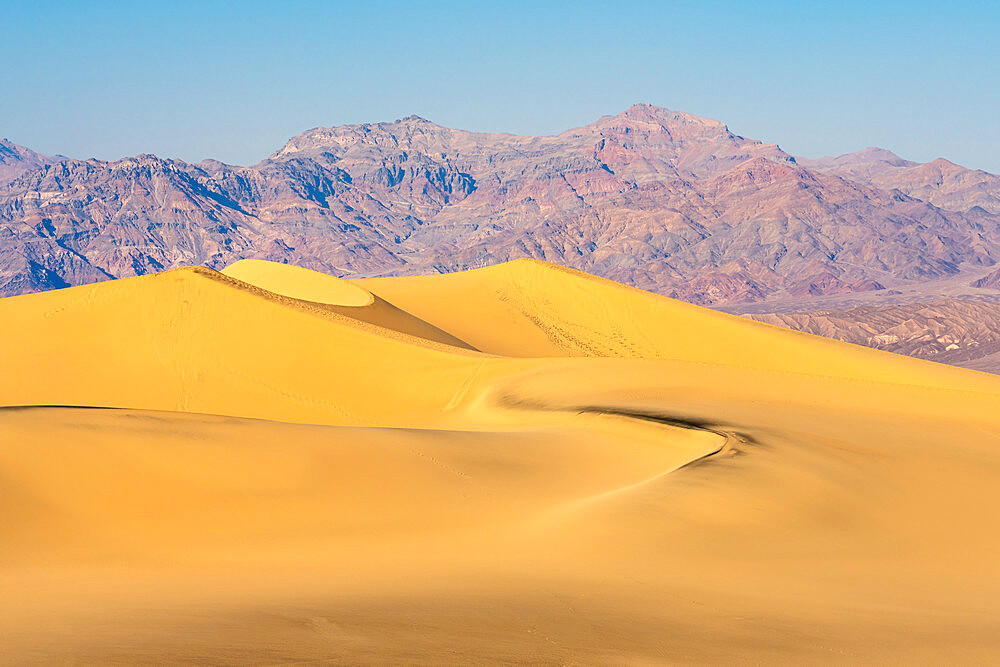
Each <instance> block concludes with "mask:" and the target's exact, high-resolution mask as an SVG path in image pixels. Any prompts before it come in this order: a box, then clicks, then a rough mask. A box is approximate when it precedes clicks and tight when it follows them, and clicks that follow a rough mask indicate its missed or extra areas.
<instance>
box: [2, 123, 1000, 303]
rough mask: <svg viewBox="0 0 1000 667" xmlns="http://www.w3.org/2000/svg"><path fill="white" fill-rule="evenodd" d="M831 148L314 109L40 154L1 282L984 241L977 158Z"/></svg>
mask: <svg viewBox="0 0 1000 667" xmlns="http://www.w3.org/2000/svg"><path fill="white" fill-rule="evenodd" d="M861 153H865V151H862V152H861ZM25 155H28V154H25ZM849 155H854V154H849ZM28 157H29V158H30V155H29V156H28ZM42 157H43V158H44V156H42ZM844 157H845V156H841V158H844ZM841 158H824V159H821V160H819V161H809V160H802V159H798V160H797V159H796V158H795V157H793V156H792V155H790V154H788V153H786V152H785V151H783V150H781V148H780V147H779V146H778V145H777V144H771V143H765V142H761V141H757V140H752V139H746V138H744V137H741V136H739V135H736V134H734V133H732V132H731V131H730V130H729V129H728V127H727V126H726V125H725V124H724V123H722V122H720V121H716V120H712V119H706V118H700V117H697V116H693V115H690V114H686V113H683V112H678V111H672V110H669V109H665V108H662V107H656V106H653V105H648V104H638V105H634V106H632V107H630V108H629V109H626V110H625V111H623V112H621V113H619V114H615V115H608V116H603V117H601V118H599V119H597V120H596V121H594V122H592V123H589V124H587V125H583V126H580V127H577V128H571V129H569V130H566V131H564V132H562V133H559V134H556V135H549V136H538V137H536V136H527V135H514V134H502V133H481V132H470V131H466V130H457V129H451V128H447V127H444V126H441V125H437V124H435V123H432V122H431V121H429V120H426V119H424V118H421V117H419V116H408V117H406V118H404V119H400V120H397V121H394V122H388V123H386V122H383V123H366V124H355V125H342V126H335V127H330V128H323V127H317V128H312V129H310V130H306V131H305V132H303V133H300V134H299V135H296V136H295V137H292V138H291V139H289V140H288V141H287V142H286V143H285V144H284V145H283V146H282V147H281V148H279V149H278V150H277V151H275V153H273V154H272V155H271V156H270V157H268V158H265V159H264V160H262V161H261V162H259V163H257V164H255V165H252V166H248V167H240V166H233V165H227V164H224V163H222V162H219V161H216V160H203V161H201V162H199V163H197V164H190V163H186V162H184V161H182V160H170V159H164V158H159V157H157V156H154V155H149V154H143V155H139V156H135V157H130V158H123V159H121V160H114V161H108V162H104V161H100V160H93V159H91V160H74V159H69V158H59V159H55V158H45V159H44V160H43V159H42V158H39V159H38V160H39V162H38V163H37V164H36V163H31V165H27V166H25V168H24V169H22V170H21V171H20V172H18V173H17V175H16V176H14V177H12V178H11V179H10V180H9V181H8V182H6V183H3V184H0V294H3V295H10V294H18V293H24V292H29V291H38V290H43V289H52V288H58V287H64V286H67V285H73V284H82V283H85V282H92V281H94V280H101V279H106V278H108V277H124V276H130V275H141V274H143V273H148V272H150V271H159V270H162V269H165V268H170V267H173V266H179V265H182V264H192V263H200V264H205V265H206V266H209V267H213V268H219V267H221V266H223V265H225V264H228V263H231V262H233V261H235V260H238V259H245V258H248V259H270V260H275V261H295V262H296V263H298V264H301V265H303V266H307V267H309V268H313V269H317V270H321V271H325V272H328V273H332V274H335V275H339V276H343V277H369V276H378V275H405V274H416V273H427V272H450V271H456V270H462V269H468V268H476V267H478V266H484V265H487V264H491V263H497V262H502V261H506V260H510V259H516V258H518V257H529V258H536V259H542V260H547V261H553V262H556V263H560V264H565V265H567V266H571V267H573V268H578V269H582V270H585V271H589V272H592V273H595V274H598V275H602V276H604V277H607V278H611V279H613V280H619V281H623V282H627V283H630V284H633V285H636V286H638V287H641V288H644V289H649V290H652V291H656V292H659V293H661V294H665V295H668V296H674V297H677V298H681V299H685V300H689V301H693V302H696V303H701V304H704V305H725V304H733V303H745V302H759V301H765V300H769V299H775V298H790V297H796V296H802V295H829V294H837V293H842V292H851V291H865V290H875V291H878V290H881V289H886V288H892V287H894V286H896V285H897V284H902V283H907V284H908V283H914V282H917V283H919V282H921V281H924V280H928V279H937V278H942V277H947V276H952V275H959V274H961V273H962V272H963V271H966V270H969V269H970V268H971V269H974V270H975V271H977V272H978V273H980V274H981V273H982V269H984V268H988V267H990V266H993V265H994V264H995V263H996V262H997V261H998V259H1000V213H998V212H1000V204H997V205H996V206H994V199H995V200H996V202H1000V189H998V190H997V191H996V193H995V196H994V192H993V190H992V189H990V188H991V187H992V186H991V185H990V184H991V183H992V181H990V179H989V178H986V177H992V175H990V174H986V172H981V173H982V174H986V176H979V175H977V174H978V172H973V171H972V170H966V171H967V172H969V173H970V174H972V176H969V174H967V173H965V172H961V173H959V172H957V171H955V169H952V168H948V169H944V168H943V165H940V164H938V165H934V166H932V167H927V165H917V164H916V163H910V162H909V161H905V160H902V159H901V158H898V156H895V155H894V154H891V153H889V152H888V151H883V150H882V149H875V150H869V151H868V153H867V154H865V155H861V156H857V155H854V157H853V158H849V159H846V160H844V159H841ZM45 160H50V161H45ZM824 160H826V162H824ZM29 161H30V160H29ZM838 161H839V162H838ZM890 163H891V164H890ZM26 164H27V162H26ZM873 164H874V165H875V166H872V165H873ZM928 164H930V163H928ZM949 164H950V163H949ZM32 165H33V166H32ZM859 165H861V166H859ZM885 165H888V166H885ZM921 168H925V169H924V171H923V172H921V171H914V170H919V169H921ZM859 169H867V170H869V171H870V172H871V173H872V174H873V175H872V176H871V177H870V178H869V177H867V176H865V177H862V175H859V174H861V173H862V172H859ZM957 169H962V168H960V167H958V168H957ZM935 170H937V171H941V173H944V174H946V175H947V179H943V180H942V185H941V186H935V185H934V184H933V183H934V181H933V178H930V177H928V176H927V175H926V173H925V172H927V173H931V174H933V173H935ZM876 172H877V173H876ZM887 174H888V175H887ZM922 174H923V175H922ZM963 174H964V175H963ZM904 176H905V178H903V177H904ZM890 177H891V178H890ZM893 178H894V179H895V181H894V183H895V185H900V186H901V187H895V185H892V184H889V185H880V184H879V183H882V181H885V180H886V179H890V180H891V179H893ZM994 178H997V179H998V180H1000V177H994ZM866 179H867V180H866ZM963 179H964V180H963ZM970 179H971V180H970ZM977 179H978V180H977ZM904 180H905V181H906V182H905V183H903V182H902V181H904ZM945 181H947V182H945ZM970 183H971V185H969V184H970ZM983 183H985V185H982V184H983ZM907 184H908V185H907ZM977 184H980V185H982V187H979V185H977ZM890 185H892V187H890ZM935 187H937V189H936V190H935V189H934V188H935ZM907 190H909V192H907ZM931 191H933V192H931ZM928 192H931V194H928ZM932 195H933V196H932ZM963 198H964V199H963ZM931 199H935V200H937V201H938V202H939V203H942V202H943V203H947V204H948V206H944V205H941V206H939V205H936V204H935V203H933V202H932V201H930V200H931ZM960 200H961V201H960ZM966 203H967V204H969V205H968V206H965V204H966ZM949 207H951V208H949Z"/></svg>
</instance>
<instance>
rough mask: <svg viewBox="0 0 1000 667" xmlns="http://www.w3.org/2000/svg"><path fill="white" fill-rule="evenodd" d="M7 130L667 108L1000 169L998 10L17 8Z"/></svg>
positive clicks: (78, 137) (85, 144)
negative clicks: (635, 105)
mask: <svg viewBox="0 0 1000 667" xmlns="http://www.w3.org/2000/svg"><path fill="white" fill-rule="evenodd" d="M0 25H2V26H3V31H2V35H0V136H6V137H8V138H10V139H11V140H13V141H15V142H17V143H20V144H24V145H27V146H29V147H31V148H34V149H35V150H38V151H40V152H45V153H62V154H65V155H69V156H72V157H91V156H95V157H100V158H104V159H110V158H118V157H122V156H124V155H134V154H137V153H144V152H148V153H156V154H158V155H162V156H165V157H179V158H182V159H185V160H191V161H196V160H200V159H202V158H206V157H213V158H217V159H221V160H223V161H226V162H231V163H236V164H250V163H253V162H256V161H258V160H260V159H262V158H264V157H266V156H267V155H269V154H270V153H272V152H273V151H274V150H276V149H277V148H279V147H280V146H281V145H282V144H283V143H284V142H285V140H286V139H288V138H289V137H291V136H293V135H295V134H298V133H299V132H301V131H303V130H305V129H308V128H311V127H315V126H318V125H323V126H329V125H338V124H342V123H356V122H369V121H380V120H393V119H396V118H400V117H403V116H406V115H409V114H411V113H416V114H419V115H421V116H424V117H425V118H428V119H430V120H433V121H435V122H437V123H440V124H442V125H447V126H451V127H460V128H464V129H473V130H483V131H505V132H515V133H523V134H552V133H557V132H560V131H562V130H565V129H567V128H570V127H574V126H577V125H582V124H585V123H588V122H590V121H592V120H595V119H596V118H598V117H600V116H602V115H605V114H611V113H617V112H619V111H621V110H623V109H625V108H627V107H628V106H630V105H631V104H633V103H635V102H651V103H653V104H659V105H662V106H666V107H670V108H672V109H678V110H681V111H687V112H689V113H694V114H697V115H700V116H707V117H710V118H716V119H719V120H722V121H725V122H726V123H728V125H729V127H730V129H732V130H733V131H734V132H736V133H738V134H742V135H743V136H747V137H752V138H757V139H764V140H767V141H776V142H777V143H779V144H780V145H781V146H782V148H784V149H785V150H787V151H789V152H791V153H792V154H795V155H801V156H805V157H817V156H820V155H824V154H840V153H845V152H849V151H853V150H857V149H860V148H864V147H866V146H870V145H877V146H882V147H885V148H889V149H891V150H894V151H896V152H897V153H899V154H900V155H902V156H903V157H907V158H910V159H914V160H921V161H924V160H929V159H933V158H935V157H939V156H944V157H947V158H949V159H951V160H953V161H956V162H959V163H961V164H965V165H967V166H970V167H977V168H983V169H988V170H990V171H993V172H1000V37H998V35H1000V2H996V1H993V2H960V1H959V2H935V3H931V2H921V1H919V0H917V1H914V2H878V1H872V2H851V1H846V2H767V1H760V2H690V3H670V2H658V3H655V2H628V1H626V2H614V3H612V2H550V3H544V2H539V3H535V2H507V3H474V2H469V3H462V2H435V3H417V2H368V3H362V2H357V3H338V2H305V1H300V2H296V1H295V0H286V1H283V2H278V1H274V2H256V1H254V0H247V1H245V2H230V3H224V2H198V3H194V2H192V3H187V2H162V3H161V2H143V3H139V2H136V3H108V2H103V3H102V2H45V1H44V0H40V1H35V2H28V1H19V2H18V1H15V0H3V1H2V2H0Z"/></svg>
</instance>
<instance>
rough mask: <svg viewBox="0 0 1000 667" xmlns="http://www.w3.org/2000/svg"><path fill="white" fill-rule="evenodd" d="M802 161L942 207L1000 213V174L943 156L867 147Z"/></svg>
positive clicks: (814, 169)
mask: <svg viewBox="0 0 1000 667" xmlns="http://www.w3.org/2000/svg"><path fill="white" fill-rule="evenodd" d="M799 162H800V163H801V164H802V165H803V166H806V167H808V168H809V169H812V170H813V171H820V172H824V173H832V174H837V175H840V176H843V177H845V178H849V179H851V180H854V181H858V182H861V183H869V184H871V185H875V186H877V187H880V188H883V189H887V190H899V191H900V192H903V193H905V194H907V195H909V196H911V197H916V198H918V199H922V200H924V201H927V202H930V203H932V204H934V205H935V206H940V207H941V208H946V209H950V210H955V211H970V210H973V209H976V208H978V209H982V210H983V211H987V212H989V213H994V214H998V213H1000V176H997V175H996V174H991V173H989V172H985V171H982V170H979V169H966V168H965V167H962V166H959V165H957V164H955V163H953V162H949V161H948V160H945V159H944V158H938V159H936V160H932V161H931V162H926V163H924V164H921V163H919V162H910V161H909V160H904V159H902V158H901V157H899V156H898V155H895V154H894V153H891V152H889V151H887V150H884V149H881V148H866V149H865V150H862V151H858V152H856V153H848V154H847V155H841V156H840V157H835V158H834V157H826V158H820V159H818V160H800V161H799Z"/></svg>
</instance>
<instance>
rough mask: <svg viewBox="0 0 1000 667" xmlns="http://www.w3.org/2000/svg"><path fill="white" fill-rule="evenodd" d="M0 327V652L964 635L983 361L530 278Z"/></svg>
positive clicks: (423, 656) (18, 313) (994, 467)
mask: <svg viewBox="0 0 1000 667" xmlns="http://www.w3.org/2000/svg"><path fill="white" fill-rule="evenodd" d="M0 319H2V321H3V322H4V324H5V334H4V335H5V341H4V342H5V344H4V345H3V346H0V364H2V366H3V368H4V370H5V380H6V381H5V382H3V383H0V443H2V444H0V480H2V484H0V506H2V507H3V508H4V511H3V512H2V513H0V562H2V566H0V590H4V591H5V596H6V598H7V601H8V603H7V604H6V605H3V606H2V607H0V631H2V634H3V636H4V637H5V640H4V645H5V647H4V648H5V650H4V655H3V656H0V662H2V661H9V662H12V663H18V664H24V663H32V662H34V663H39V664H43V663H51V662H59V661H74V660H76V661H81V660H82V661H84V662H103V663H106V662H115V661H118V662H143V661H146V662H159V663H171V662H173V663H198V662H204V663H218V662H242V663H246V662H256V663H273V664H277V663H283V662H294V661H324V660H325V661H333V662H338V663H352V664H374V663H385V662H390V663H401V662H402V663H405V662H423V663H442V662H451V663H456V662H458V663H469V662H475V663H481V662H563V663H565V662H587V663H609V664H621V663H623V662H654V663H662V662H674V663H676V662H697V663H718V662H732V661H734V660H748V661H753V662H762V661H766V662H796V663H801V662H831V661H837V662H844V661H849V662H928V661H933V662H940V661H944V660H946V659H947V660H950V661H956V660H957V661H963V662H976V661H979V662H983V661H989V660H990V659H994V658H995V656H996V655H997V654H998V653H1000V640H998V639H997V637H1000V622H998V619H1000V606H998V602H997V600H1000V573H998V571H997V568H996V566H995V563H996V558H997V556H998V555H1000V540H998V539H997V537H996V536H995V534H994V531H993V530H992V526H995V525H997V523H998V520H1000V509H998V506H997V503H996V502H995V489H996V487H997V483H998V482H1000V412H998V411H997V409H996V408H997V406H998V405H1000V378H998V377H996V376H991V375H987V374H984V373H978V372H975V371H968V370H964V369H958V368H953V367H947V366H943V365H939V364H934V363H930V362H925V361H920V360H916V359H911V358H906V357H900V356H896V355H892V354H888V353H884V352H880V351H876V350H871V349H867V348H862V347H858V346H855V345H850V344H846V343H840V342H837V341H831V340H827V339H822V338H818V337H815V336H810V335H808V334H802V333H797V332H793V331H788V330H785V329H781V328H778V327H774V326H770V325H766V324H762V323H758V322H754V321H751V320H748V319H743V318H738V317H735V316H730V315H726V314H723V313H719V312H715V311H710V310H707V309H704V308H699V307H696V306H692V305H689V304H685V303H681V302H678V301H673V300H671V299H667V298H664V297H660V296H656V295H653V294H650V293H647V292H643V291H641V290H638V289H635V288H629V287H625V286H623V285H619V284H617V283H613V282H610V281H607V280H603V279H598V278H594V277H592V276H588V275H586V274H582V273H580V272H577V271H573V270H568V269H564V268H562V267H558V266H555V265H551V264H547V263H544V262H538V261H516V262H510V263H506V264H501V265H497V266H492V267H487V268H484V269H477V270H474V271H468V272H464V273H459V274H449V275H436V276H421V277H412V278H386V279H371V280H357V281H344V280H340V279H337V278H334V277H332V276H326V275H324V274H317V273H316V272H312V271H307V270H305V269H301V268H298V267H292V266H287V265H281V264H273V263H270V262H258V261H241V262H237V263H236V264H234V265H232V266H230V267H228V268H227V269H225V270H224V271H223V272H222V273H217V272H215V271H212V270H210V269H205V268H201V267H196V268H185V269H177V270H173V271H169V272H165V273H161V274H155V275H149V276H144V277H141V278H130V279H123V280H116V281H111V282H107V283H101V284H96V285H88V286H83V287H74V288H69V289H64V290H57V291H52V292H44V293H39V294H33V295H28V296H21V297H11V298H7V299H2V300H0ZM85 408H91V409H85ZM136 610H140V611H136ZM51 628H59V632H58V633H54V632H52V631H51Z"/></svg>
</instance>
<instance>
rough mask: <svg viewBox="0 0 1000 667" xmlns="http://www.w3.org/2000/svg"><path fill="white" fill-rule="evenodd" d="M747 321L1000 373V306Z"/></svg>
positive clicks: (916, 306) (877, 309) (913, 307)
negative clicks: (765, 323)
mask: <svg viewBox="0 0 1000 667" xmlns="http://www.w3.org/2000/svg"><path fill="white" fill-rule="evenodd" d="M747 317H750V318H751V319H754V320H757V321H758V322H767V323H768V324H776V325H778V326H784V327H787V328H789V329H797V330H798V331H805V332H807V333H811V334H816V335H819V336H826V337H827V338H836V339H838V340H843V341H847V342H848V343H855V344H858V345H866V346H868V347H875V348H878V349H882V350H887V351H889V352H896V353H899V354H906V355H910V356H913V357H919V358H921V359H930V360H933V361H940V362H943V363H949V364H956V365H959V366H968V367H970V368H975V369H978V370H987V371H992V372H1000V302H997V301H990V300H985V299H943V300H934V301H921V302H913V303H906V304H897V305H872V306H859V307H855V308H847V309H841V310H817V311H812V312H797V313H764V314H753V315H747Z"/></svg>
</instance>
